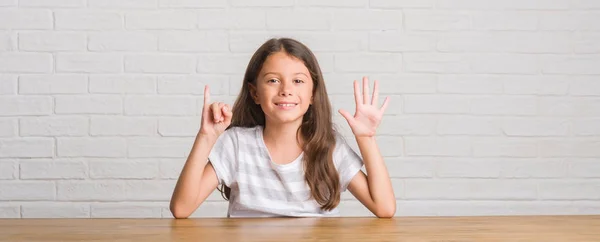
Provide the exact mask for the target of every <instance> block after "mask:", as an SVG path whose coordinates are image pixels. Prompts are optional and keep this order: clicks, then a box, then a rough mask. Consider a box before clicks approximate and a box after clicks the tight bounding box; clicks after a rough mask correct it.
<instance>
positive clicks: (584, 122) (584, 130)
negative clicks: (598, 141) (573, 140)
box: [572, 118, 600, 136]
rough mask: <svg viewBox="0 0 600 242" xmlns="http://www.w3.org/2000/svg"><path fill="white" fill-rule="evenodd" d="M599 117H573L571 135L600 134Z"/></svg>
mask: <svg viewBox="0 0 600 242" xmlns="http://www.w3.org/2000/svg"><path fill="white" fill-rule="evenodd" d="M598 124H600V118H574V119H573V124H572V125H573V126H572V130H573V135H576V136H600V125H598Z"/></svg>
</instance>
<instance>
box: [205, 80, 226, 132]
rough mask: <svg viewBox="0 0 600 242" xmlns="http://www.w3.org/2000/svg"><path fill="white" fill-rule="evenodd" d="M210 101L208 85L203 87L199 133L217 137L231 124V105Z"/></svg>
mask: <svg viewBox="0 0 600 242" xmlns="http://www.w3.org/2000/svg"><path fill="white" fill-rule="evenodd" d="M209 103H210V90H209V87H208V85H206V86H205V87H204V105H203V107H202V120H201V123H200V132H199V133H200V134H201V135H209V136H212V137H219V135H221V134H222V133H223V132H224V131H225V129H226V128H227V127H229V125H230V124H231V117H232V116H233V113H232V112H231V107H230V106H229V105H228V104H225V103H222V102H214V103H211V104H209Z"/></svg>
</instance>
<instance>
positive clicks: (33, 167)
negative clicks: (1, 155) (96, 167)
mask: <svg viewBox="0 0 600 242" xmlns="http://www.w3.org/2000/svg"><path fill="white" fill-rule="evenodd" d="M87 177H88V167H87V165H86V163H85V161H83V160H27V161H22V162H21V163H20V179H21V180H24V179H46V180H51V179H84V178H87Z"/></svg>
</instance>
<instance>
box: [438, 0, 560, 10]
mask: <svg viewBox="0 0 600 242" xmlns="http://www.w3.org/2000/svg"><path fill="white" fill-rule="evenodd" d="M569 2H570V1H568V0H554V1H546V0H525V1H517V0H512V1H494V0H436V7H437V8H441V9H476V10H495V9H499V10H512V9H517V10H567V9H569V7H570V6H569Z"/></svg>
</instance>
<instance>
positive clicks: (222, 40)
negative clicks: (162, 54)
mask: <svg viewBox="0 0 600 242" xmlns="http://www.w3.org/2000/svg"><path fill="white" fill-rule="evenodd" d="M228 43H229V36H228V33H227V32H224V31H203V32H163V33H161V34H159V35H158V50H159V51H173V52H228V51H229V44H228Z"/></svg>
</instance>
